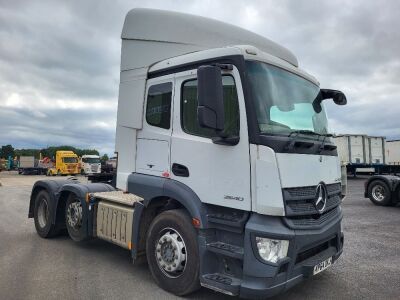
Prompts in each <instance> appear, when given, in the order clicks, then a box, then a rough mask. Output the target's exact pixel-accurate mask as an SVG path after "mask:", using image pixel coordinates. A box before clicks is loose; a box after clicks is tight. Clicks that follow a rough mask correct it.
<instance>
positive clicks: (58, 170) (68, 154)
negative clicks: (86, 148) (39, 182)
mask: <svg viewBox="0 0 400 300" xmlns="http://www.w3.org/2000/svg"><path fill="white" fill-rule="evenodd" d="M78 173H79V163H78V155H76V154H75V153H74V152H73V151H57V152H56V162H55V166H54V167H53V168H49V169H48V170H47V175H48V176H55V175H76V174H78Z"/></svg>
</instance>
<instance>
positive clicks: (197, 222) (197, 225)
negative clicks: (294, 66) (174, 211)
mask: <svg viewBox="0 0 400 300" xmlns="http://www.w3.org/2000/svg"><path fill="white" fill-rule="evenodd" d="M192 224H193V226H194V227H195V228H200V220H199V219H196V218H192Z"/></svg>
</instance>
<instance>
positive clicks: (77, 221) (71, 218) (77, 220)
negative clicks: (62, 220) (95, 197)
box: [67, 201, 82, 228]
mask: <svg viewBox="0 0 400 300" xmlns="http://www.w3.org/2000/svg"><path fill="white" fill-rule="evenodd" d="M67 222H68V225H69V226H71V227H73V228H78V227H80V226H81V225H82V205H81V203H80V202H79V201H77V202H73V203H70V204H69V205H68V209H67Z"/></svg>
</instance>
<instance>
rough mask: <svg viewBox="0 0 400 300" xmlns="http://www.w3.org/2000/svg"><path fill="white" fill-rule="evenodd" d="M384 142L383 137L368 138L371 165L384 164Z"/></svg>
mask: <svg viewBox="0 0 400 300" xmlns="http://www.w3.org/2000/svg"><path fill="white" fill-rule="evenodd" d="M385 141H386V138H385V137H383V136H368V144H369V151H370V162H371V164H385V163H386V160H385Z"/></svg>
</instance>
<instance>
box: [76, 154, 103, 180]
mask: <svg viewBox="0 0 400 300" xmlns="http://www.w3.org/2000/svg"><path fill="white" fill-rule="evenodd" d="M79 161H80V168H81V174H87V175H89V174H99V173H101V163H100V156H98V155H88V154H85V155H82V157H81V158H80V160H79Z"/></svg>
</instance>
